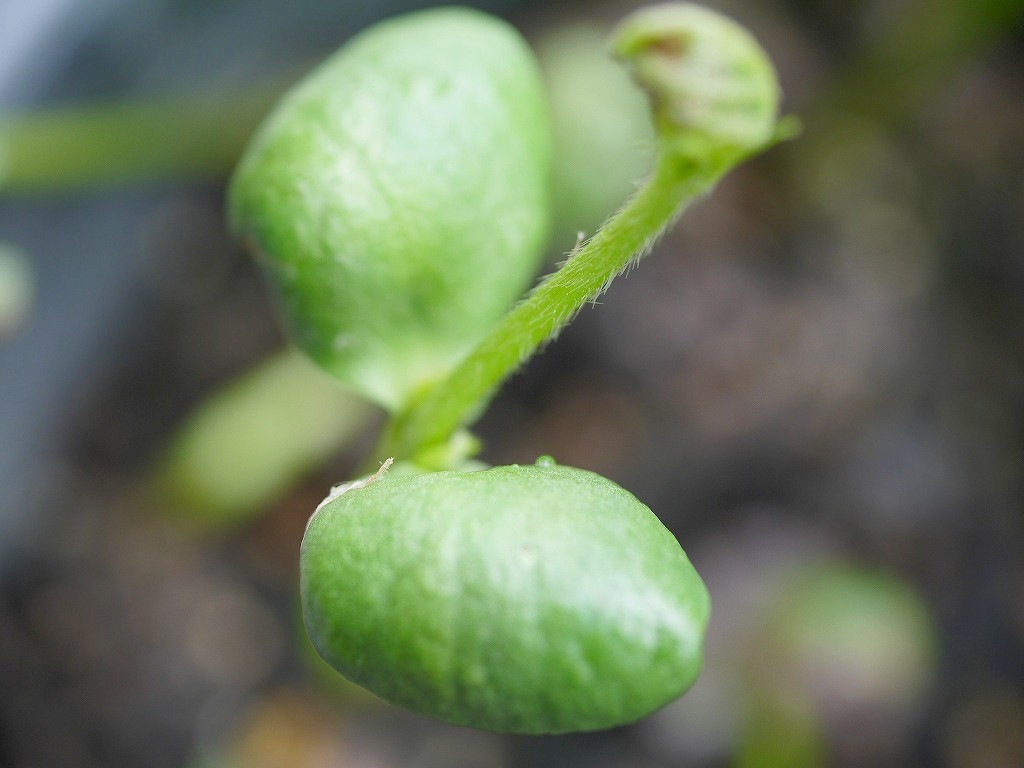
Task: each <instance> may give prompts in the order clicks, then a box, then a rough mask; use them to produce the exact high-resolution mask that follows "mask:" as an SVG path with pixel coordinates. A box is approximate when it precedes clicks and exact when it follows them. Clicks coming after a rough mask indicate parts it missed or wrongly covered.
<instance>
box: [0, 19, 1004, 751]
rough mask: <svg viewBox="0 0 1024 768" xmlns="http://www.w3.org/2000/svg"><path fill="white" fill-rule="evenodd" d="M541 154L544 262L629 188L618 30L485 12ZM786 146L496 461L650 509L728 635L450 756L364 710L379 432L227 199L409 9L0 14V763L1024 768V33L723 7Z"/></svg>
mask: <svg viewBox="0 0 1024 768" xmlns="http://www.w3.org/2000/svg"><path fill="white" fill-rule="evenodd" d="M470 4H471V5H477V6H478V7H482V8H485V9H487V10H489V11H492V12H494V13H497V14H500V15H502V16H504V17H506V18H508V19H509V20H511V21H512V22H513V23H514V24H515V25H517V26H518V27H519V28H520V29H521V30H523V32H524V34H526V35H527V37H528V38H529V39H530V40H531V42H532V43H533V44H534V45H535V47H536V49H537V51H538V54H539V55H540V57H541V62H542V65H543V68H544V71H545V76H546V78H547V81H548V84H549V89H550V93H551V100H552V112H553V117H554V121H555V127H556V132H557V145H558V148H559V149H558V152H557V156H558V167H557V169H556V179H555V200H556V226H555V229H554V232H553V237H552V244H551V262H552V263H554V262H555V261H557V260H559V259H560V258H564V254H565V253H566V252H567V251H569V250H570V249H571V248H572V246H573V244H574V242H575V239H576V232H577V231H584V232H587V233H591V232H593V231H594V229H595V228H596V227H597V226H598V225H599V223H600V221H601V220H602V219H603V218H604V217H605V215H606V214H608V213H609V212H610V211H612V210H613V209H614V208H615V207H616V206H617V205H618V203H619V202H620V201H621V200H622V199H623V197H624V196H625V195H626V194H627V193H628V192H629V190H630V189H632V182H633V181H634V180H636V179H638V178H640V177H642V175H643V174H644V172H645V169H646V167H647V163H648V160H649V147H650V135H649V130H648V128H647V122H646V111H645V105H644V103H643V100H642V98H641V97H640V96H639V95H638V94H637V93H636V92H634V91H633V89H632V88H631V86H630V85H629V83H628V82H627V80H626V78H625V77H624V76H623V75H622V74H620V73H619V72H618V70H617V69H616V68H615V66H614V65H612V64H611V63H609V62H608V61H607V60H606V59H605V58H604V49H603V45H604V44H603V38H604V35H605V34H606V33H607V31H608V30H609V29H610V27H611V25H612V24H613V23H614V22H615V21H616V20H617V19H618V18H620V17H621V16H622V15H623V14H624V13H626V12H628V11H629V10H630V9H631V8H633V7H636V6H637V5H638V3H634V2H560V3H541V2H530V1H529V0H522V1H515V0H493V2H487V3H470ZM710 4H711V5H713V6H714V7H717V8H720V9H722V10H724V11H725V12H727V13H729V14H730V15H732V16H733V17H734V18H736V19H738V20H739V21H741V22H742V23H743V24H745V25H746V26H748V27H749V28H750V29H751V30H752V31H753V32H754V34H755V35H756V36H757V37H758V38H759V39H760V40H761V41H762V43H763V44H764V46H765V47H766V48H767V50H768V51H769V53H770V54H771V56H772V58H773V59H774V61H775V62H776V65H777V67H778V70H779V73H780V78H781V81H782V84H783V87H784V90H785V108H786V111H787V112H790V113H795V114H797V115H799V116H800V118H801V119H802V121H803V124H804V132H803V134H802V136H800V137H799V138H798V139H797V140H795V141H792V142H789V143H788V144H786V145H784V146H780V147H777V148H776V149H774V150H772V151H771V152H769V153H768V154H767V155H765V156H763V157H761V158H759V159H757V160H756V161H754V162H751V163H749V164H747V165H745V166H743V167H742V168H740V169H739V170H737V171H735V172H734V173H733V174H732V175H730V176H729V177H728V178H727V179H726V180H725V181H724V182H723V183H722V184H721V185H720V186H719V188H718V189H717V190H716V191H715V192H714V194H713V195H711V196H710V197H709V198H707V199H705V200H703V201H701V202H700V203H699V204H698V205H697V206H696V207H695V208H693V209H692V210H691V211H690V212H689V213H688V215H687V216H685V217H684V219H683V220H682V222H681V223H680V225H679V226H678V227H677V228H676V230H675V231H674V232H673V233H672V234H671V235H670V236H669V237H667V238H666V239H665V240H664V241H663V242H662V244H661V245H660V246H659V247H658V248H657V250H656V251H655V253H654V254H653V255H652V256H650V257H649V258H648V259H647V260H646V262H645V263H644V264H643V265H642V267H641V268H640V269H637V270H635V271H633V272H631V273H630V274H629V276H628V277H626V278H623V279H620V280H619V281H617V282H616V284H615V285H614V287H613V288H612V290H611V291H610V292H609V293H608V294H607V295H606V296H604V297H603V298H602V300H601V302H600V306H599V307H597V308H596V309H595V310H588V311H585V312H583V313H582V314H581V315H580V317H579V318H578V320H577V322H576V323H575V324H574V325H573V326H572V327H571V328H570V329H569V330H568V331H566V332H565V333H564V334H563V335H562V336H561V337H560V339H559V340H558V342H557V344H554V345H552V346H550V347H549V348H548V349H547V350H546V351H545V352H544V353H543V354H542V355H540V356H539V357H537V358H535V359H534V360H533V361H532V362H531V363H530V364H529V366H528V367H527V368H526V369H525V370H524V371H523V373H522V374H520V375H519V376H517V377H516V378H514V379H513V380H511V381H510V382H509V383H508V384H507V385H506V387H505V389H504V390H503V392H502V394H501V396H500V397H499V399H498V400H497V401H496V402H495V403H494V405H493V406H492V408H491V409H490V410H489V412H488V413H487V415H486V416H485V418H484V419H483V420H482V422H481V423H480V424H479V429H478V432H479V434H480V435H481V437H482V438H483V440H484V443H485V446H486V447H485V449H484V453H483V455H482V458H483V459H485V460H487V461H489V462H491V463H510V462H531V461H533V459H534V458H536V456H538V455H539V454H542V453H550V454H553V455H554V456H555V457H556V458H557V459H558V461H559V462H560V463H564V464H571V465H575V466H579V467H584V468H587V469H591V470H594V471H597V472H600V473H602V474H604V475H606V476H608V477H610V478H612V479H614V480H615V481H617V482H619V483H620V484H622V485H624V486H625V487H627V488H629V489H630V490H631V491H633V492H634V493H635V494H636V495H637V496H638V497H639V498H640V499H641V500H643V501H644V502H646V503H647V504H648V505H649V506H650V507H651V508H652V509H653V510H654V511H655V512H656V513H657V514H658V515H659V516H660V517H661V519H662V520H663V521H664V522H665V524H666V525H667V526H668V527H669V528H670V529H671V530H672V531H673V532H674V533H675V534H676V536H677V537H678V538H679V540H680V542H681V543H682V545H683V547H684V549H686V551H687V552H688V554H689V555H690V557H691V559H692V560H693V562H694V564H695V565H696V566H697V569H698V570H699V571H700V573H701V574H702V576H703V577H704V579H705V581H706V582H707V585H708V587H709V589H710V591H711V594H712V600H713V605H714V611H713V614H714V615H713V618H712V624H711V630H710V634H709V638H708V647H707V662H706V668H705V671H704V673H703V675H702V677H701V679H700V681H699V682H698V684H697V685H696V687H695V688H694V689H693V690H692V691H691V692H690V693H689V694H688V695H687V696H685V697H684V698H683V699H681V700H680V701H679V702H677V703H675V704H672V705H670V706H669V707H667V708H666V709H664V710H662V711H661V712H659V713H657V714H655V715H653V716H651V717H649V718H647V719H645V720H644V721H642V722H640V723H637V724H635V725H633V726H628V727H625V728H621V729H617V730H614V731H609V732H604V733H597V734H587V735H574V736H562V737H531V738H526V737H508V736H500V735H494V734H487V733H482V732H477V731H473V730H469V729H462V728H455V727H450V726H447V725H444V724H441V723H437V722H434V721H432V720H429V719H426V718H422V717H419V716H416V715H413V714H410V713H408V712H405V711H401V710H398V709H395V708H393V707H390V706H389V705H386V704H384V703H382V702H379V701H377V700H376V699H374V698H373V697H372V696H370V695H369V694H366V693H364V692H362V691H360V690H359V689H356V688H354V687H352V686H350V685H348V684H346V683H345V682H344V681H343V680H342V679H341V678H339V677H338V676H337V675H335V674H334V673H333V672H332V671H331V670H329V669H328V668H327V667H326V666H325V665H324V664H323V663H322V662H320V661H319V660H318V659H317V657H316V656H315V653H314V652H313V651H312V650H311V648H310V646H309V644H308V641H307V640H306V639H305V635H304V632H303V630H302V626H301V619H300V618H299V616H298V611H297V607H296V599H295V598H296V590H297V575H298V570H297V559H298V545H299V541H300V539H301V536H302V532H303V529H304V525H305V522H306V519H307V517H308V515H309V513H310V512H311V510H312V509H313V508H314V507H315V505H316V504H317V503H318V502H319V500H320V499H321V498H322V497H323V496H324V494H325V492H326V490H327V488H328V487H329V486H330V485H331V484H332V483H336V482H339V481H341V480H344V479H346V478H348V477H349V476H350V475H351V474H352V472H353V471H354V468H355V467H356V465H357V463H358V462H359V461H360V459H361V458H362V457H363V456H364V455H365V452H366V451H367V450H368V448H369V447H370V446H371V445H372V443H373V440H374V436H375V431H376V430H377V429H378V428H379V426H380V423H381V416H380V414H379V413H378V412H376V411H375V410H374V409H372V408H371V407H369V406H367V405H366V404H364V403H361V402H360V401H358V400H357V399H356V398H355V397H354V396H353V395H350V394H348V393H347V392H346V391H344V390H343V389H341V388H340V387H337V386H336V385H334V384H333V382H331V381H329V380H328V379H327V378H326V376H323V375H321V374H320V373H318V372H317V371H315V370H314V369H313V368H312V367H311V366H309V365H307V364H306V363H305V362H304V361H302V360H300V359H299V358H298V357H297V356H293V355H292V354H291V353H289V352H287V351H286V350H285V348H284V340H283V335H282V332H281V330H280V329H279V326H278V324H277V320H276V318H275V314H274V309H273V308H272V306H271V305H270V302H269V300H268V297H267V295H266V294H265V292H264V290H263V286H262V284H261V280H260V277H259V275H258V274H257V273H256V271H255V269H254V266H253V264H252V263H251V262H250V261H249V260H248V259H247V258H246V256H245V255H244V254H243V253H242V251H241V249H240V248H239V247H238V246H237V244H235V243H234V242H232V240H231V238H230V237H229V236H228V234H227V233H226V228H225V223H224V220H223V214H222V210H223V184H224V181H225V180H226V178H227V175H228V173H229V172H230V169H231V167H232V165H233V163H234V162H235V160H236V159H237V157H238V154H239V152H240V151H241V148H242V147H243V146H244V143H245V140H246V138H247V137H248V135H249V134H250V132H251V131H252V129H253V127H254V126H255V125H256V123H257V122H258V120H259V119H260V117H261V116H262V115H263V114H265V112H266V111H267V109H268V108H269V106H270V105H271V104H272V103H273V101H274V99H275V97H276V96H277V95H278V94H280V92H281V91H282V89H283V88H285V87H287V85H288V84H289V83H291V82H294V80H295V79H296V78H297V77H299V76H301V74H302V73H304V72H305V71H308V70H309V68H310V67H312V66H313V65H314V64H315V63H316V62H317V61H318V60H319V59H321V58H323V57H324V56H325V55H327V54H328V53H329V52H331V51H332V50H333V49H335V48H336V47H337V46H339V45H340V44H342V43H343V42H344V41H345V40H346V39H347V38H348V37H350V36H351V35H352V34H354V33H355V32H357V31H359V30H360V29H362V28H363V27H365V26H367V25H368V24H370V23H372V22H373V21H375V20H377V19H380V18H384V17H386V16H389V15H392V14H395V13H399V12H402V11H405V10H410V9H412V8H414V7H423V6H425V5H427V3H423V2H409V1H408V0H383V1H381V2H375V3H369V2H362V3H360V2H344V1H343V0H332V2H326V1H324V0H295V2H290V3H282V2H274V0H245V1H244V2H243V1H242V0H204V1H203V2H197V1H196V0H145V2H138V1H137V2H127V0H34V2H32V3H22V2H16V0H0V765H2V766H18V767H19V768H20V767H22V766H39V767H44V766H46V767H48V766H121V765H138V766H153V767H154V768H163V767H164V766H167V767H170V766H196V767H199V766H211V767H214V766H216V767H221V766H224V767H233V766H255V767H256V768H263V767H266V768H276V767H277V766H310V767H314V768H319V767H327V766H332V767H333V766H338V767H339V768H347V767H349V766H351V767H352V768H357V767H358V768H393V767H394V768H398V767H399V766H409V767H415V768H520V767H525V766H538V767H541V768H546V767H548V766H551V767H555V766H558V767H562V766H587V767H589V766H593V767H594V768H627V767H633V766H637V767H641V768H647V767H648V766H650V767H653V768H661V767H664V768H668V767H669V766H698V767H699V766H739V767H740V768H747V767H750V766H757V767H764V768H769V767H773V766H779V767H785V766H827V765H835V766H950V768H1019V767H1020V766H1022V765H1024V517H1022V501H1024V487H1022V485H1024V470H1022V466H1024V464H1022V460H1024V343H1022V342H1024V338H1022V336H1024V66H1022V64H1024V55H1022V54H1024V2H1021V0H890V1H889V2H879V1H876V0H846V1H845V2H829V1H828V0H748V1H747V2H743V3H740V2H735V1H730V2H722V3H718V2H714V3H710Z"/></svg>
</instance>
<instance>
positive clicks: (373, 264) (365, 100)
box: [229, 9, 551, 410]
mask: <svg viewBox="0 0 1024 768" xmlns="http://www.w3.org/2000/svg"><path fill="white" fill-rule="evenodd" d="M549 134H550V129H549V126H548V120H547V107H546V102H545V97H544V92H543V87H542V84H541V79H540V74H539V71H538V67H537V65H536V62H535V60H534V58H533V54H532V52H531V51H530V50H529V48H528V47H527V46H526V44H525V43H524V41H523V40H522V39H521V38H520V36H519V35H518V33H516V32H515V30H513V29H512V28H511V27H509V26H508V25H507V24H505V23H504V22H502V21H500V20H497V19H494V18H492V17H489V16H486V15H484V14H482V13H479V12H476V11H471V10H467V9H440V10H432V11H425V12H420V13H416V14H411V15H408V16H405V17H401V18H398V19H395V20H391V21H388V22H384V23H382V24H379V25H377V26H376V27H374V28H372V29H370V30H368V31H367V32H364V33H363V34H361V35H359V36H358V37H356V38H355V39H353V40H352V41H351V42H350V43H349V44H348V45H346V46H345V48H343V49H342V50H341V51H340V52H339V53H338V54H336V55H335V56H334V57H333V58H331V59H330V60H328V61H327V62H326V63H325V64H324V65H322V66H321V67H320V68H319V69H317V70H316V71H315V72H314V73H313V74H312V75H310V76H309V77H308V78H307V79H306V80H305V81H303V82H302V83H300V84H299V85H298V86H296V87H295V88H294V89H293V90H292V91H291V92H290V93H289V94H288V95H287V96H286V98H285V99H284V100H283V101H282V103H281V104H280V105H279V106H278V107H277V109H276V111H275V112H274V113H273V114H272V115H271V116H270V117H269V118H268V120H267V121H266V123H265V124H264V125H263V126H262V128H261V129H260V131H259V132H258V133H257V135H256V137H255V138H254V140H253V142H252V144H251V145H250V147H249V148H248V150H247V152H246V153H245V156H244V157H243V158H242V161H241V164H240V165H239V167H238V169H237V171H236V173H235V175H234V178H233V179H232V182H231V186H230V190H229V212H230V218H231V220H232V223H233V226H234V228H235V229H236V230H237V231H238V232H240V233H242V234H243V235H244V236H245V237H246V239H247V240H248V241H249V243H250V244H251V245H252V247H253V248H254V249H255V250H256V251H257V253H258V254H259V255H260V256H261V258H262V260H263V263H264V265H265V267H266V268H267V271H268V273H269V275H270V278H271V282H272V284H273V285H274V287H275V288H276V289H277V292H278V294H279V298H280V300H281V303H282V304H283V306H284V309H285V314H286V317H287V319H288V323H289V327H290V331H291V334H292V336H293V339H294V340H295V341H296V342H297V343H298V345H299V346H300V347H301V348H302V349H303V350H305V351H306V352H307V353H308V354H309V355H310V356H311V357H312V358H313V359H314V360H316V361H317V362H318V363H319V364H320V365H321V366H323V367H324V368H326V369H327V370H328V371H330V372H331V373H332V374H334V375H335V376H337V377H338V378H339V379H342V380H343V381H345V382H347V383H348V384H350V385H351V386H353V387H355V388H356V389H357V390H359V391H360V392H362V393H363V394H365V395H366V396H368V397H370V398H371V399H372V400H375V401H376V402H378V403H380V404H382V405H384V406H386V407H388V408H391V409H393V410H394V409H398V408H400V407H401V406H402V405H404V404H406V403H407V402H408V400H409V398H410V397H411V396H412V395H413V394H414V393H415V392H416V391H417V390H419V389H420V388H422V387H423V386H425V385H426V384H427V383H429V382H432V381H434V380H436V379H438V378H439V377H440V376H442V375H443V374H444V373H446V372H447V371H448V369H449V368H450V367H451V366H452V365H453V364H454V363H455V362H456V361H457V360H458V359H459V358H461V357H462V356H463V355H464V354H465V353H466V352H467V351H468V350H469V348H471V347H472V346H473V344H474V343H475V342H476V341H477V340H478V339H479V338H480V337H481V336H482V335H483V334H484V333H486V331H487V330H489V328H490V327H491V326H492V325H493V324H494V323H495V322H496V321H497V319H498V318H499V317H500V316H501V315H502V314H503V313H504V312H505V310H507V309H508V307H509V306H510V305H511V304H512V303H513V302H514V301H515V300H516V299H517V298H518V297H519V296H520V295H521V293H522V291H523V290H524V288H525V287H526V286H527V285H528V284H529V282H530V280H531V278H532V276H533V275H534V273H535V272H536V270H537V268H538V266H539V263H540V259H541V258H542V256H543V245H544V240H545V236H546V232H547V228H548V217H549V209H550V205H549V200H548V192H549V190H548V176H549V166H550V154H551V152H550V141H551V139H550V135H549Z"/></svg>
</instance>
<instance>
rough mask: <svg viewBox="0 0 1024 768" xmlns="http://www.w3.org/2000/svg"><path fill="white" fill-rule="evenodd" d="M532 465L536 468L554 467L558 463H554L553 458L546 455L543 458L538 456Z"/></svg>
mask: <svg viewBox="0 0 1024 768" xmlns="http://www.w3.org/2000/svg"><path fill="white" fill-rule="evenodd" d="M534 463H535V464H536V465H537V466H538V467H554V466H557V465H558V462H557V461H555V457H554V456H549V455H548V454H546V453H545V454H544V455H543V456H538V457H537V461H535V462H534Z"/></svg>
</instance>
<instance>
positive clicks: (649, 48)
mask: <svg viewBox="0 0 1024 768" xmlns="http://www.w3.org/2000/svg"><path fill="white" fill-rule="evenodd" d="M612 50H613V52H614V53H615V55H616V56H617V57H618V58H620V59H622V60H623V62H624V63H625V64H626V66H627V67H628V68H629V69H630V71H631V73H632V75H633V78H634V79H635V80H636V82H637V84H638V85H640V87H641V88H643V89H644V90H645V91H647V94H648V96H649V97H650V98H651V102H652V107H653V110H654V121H655V127H656V128H657V130H658V135H659V136H661V137H662V140H663V142H665V143H666V144H667V146H666V149H667V150H668V151H671V152H673V153H675V154H678V155H680V156H682V157H685V158H688V159H690V160H694V161H699V162H702V163H706V162H708V158H711V161H712V162H714V163H715V164H717V165H724V166H728V165H731V164H732V163H735V162H736V161H737V160H738V159H740V158H742V157H744V156H746V155H749V154H751V153H752V152H755V151H757V150H759V149H763V148H764V147H765V146H766V145H767V144H770V143H771V142H772V141H773V140H774V138H775V137H776V131H777V124H778V109H779V85H778V80H777V78H776V76H775V69H774V68H773V67H772V63H771V60H770V59H769V58H768V56H767V55H766V54H765V52H764V51H763V50H762V49H761V46H760V45H758V43H757V41H756V40H755V39H754V38H753V37H752V36H751V35H750V33H749V32H747V31H746V30H745V29H744V28H743V27H741V26H740V25H739V24H737V23H736V22H734V21H732V20H731V19H728V18H727V17H725V16H722V15H721V14H719V13H716V12H715V11H711V10H708V9H707V8H702V7H700V6H697V5H690V4H689V3H666V4H664V5H654V6H650V7H647V8H643V9H641V10H639V11H636V12H635V13H633V14H631V15H630V16H628V17H627V18H626V19H625V20H623V22H622V23H621V24H620V25H619V26H618V28H617V29H616V30H615V32H614V33H613V34H612Z"/></svg>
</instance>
